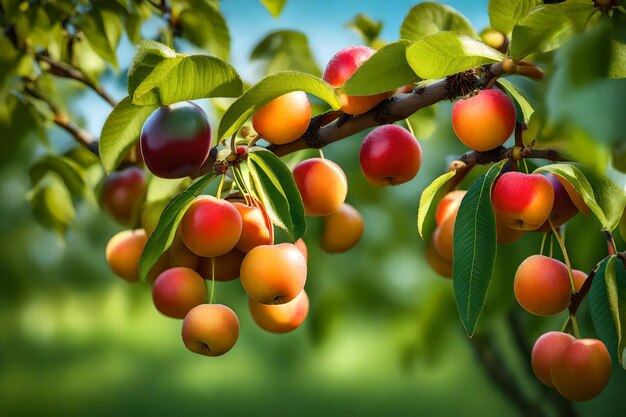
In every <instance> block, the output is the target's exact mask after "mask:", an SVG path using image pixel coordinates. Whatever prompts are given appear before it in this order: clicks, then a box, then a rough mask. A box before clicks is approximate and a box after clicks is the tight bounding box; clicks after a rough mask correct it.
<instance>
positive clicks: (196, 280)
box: [152, 267, 206, 319]
mask: <svg viewBox="0 0 626 417" xmlns="http://www.w3.org/2000/svg"><path fill="white" fill-rule="evenodd" d="M205 299H206V288H205V286H204V280H203V279H202V277H201V276H200V275H198V273H197V272H196V271H194V270H193V269H189V268H183V267H178V268H170V269H168V270H166V271H164V272H162V273H161V274H160V275H159V276H158V277H157V279H156V281H154V285H153V286H152V300H153V301H154V305H155V307H156V308H157V310H159V312H161V314H164V315H166V316H168V317H172V318H175V319H182V318H184V317H185V316H186V315H187V313H189V311H190V310H191V309H192V308H194V307H195V306H197V305H200V304H202V303H204V300H205Z"/></svg>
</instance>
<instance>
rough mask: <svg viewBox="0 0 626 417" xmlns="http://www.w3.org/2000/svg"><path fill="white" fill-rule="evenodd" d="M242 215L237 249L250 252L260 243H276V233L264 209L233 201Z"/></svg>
mask: <svg viewBox="0 0 626 417" xmlns="http://www.w3.org/2000/svg"><path fill="white" fill-rule="evenodd" d="M232 205H233V206H234V207H235V209H237V211H238V212H239V214H240V215H241V220H242V230H241V237H240V238H239V242H237V249H239V250H240V251H242V252H249V251H250V250H251V249H252V248H254V247H255V246H259V245H271V244H272V243H274V233H273V230H272V228H271V222H270V221H269V218H268V216H267V214H266V213H265V211H264V210H262V209H261V208H260V205H259V207H254V206H248V205H246V204H244V203H232Z"/></svg>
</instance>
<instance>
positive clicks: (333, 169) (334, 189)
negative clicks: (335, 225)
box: [293, 158, 348, 216]
mask: <svg viewBox="0 0 626 417" xmlns="http://www.w3.org/2000/svg"><path fill="white" fill-rule="evenodd" d="M293 178H294V180H295V181H296V185H297V187H298V190H299V191H300V195H301V196H302V202H303V203H304V211H305V213H306V215H307V216H328V215H329V214H332V213H334V212H336V211H337V210H339V208H340V207H341V205H342V204H343V203H344V201H346V195H347V194H348V180H347V179H346V174H345V173H344V172H343V170H342V169H341V167H340V166H339V165H337V164H336V163H334V162H333V161H330V160H328V159H322V158H311V159H307V160H304V161H302V162H300V163H299V164H298V165H296V166H295V168H294V169H293Z"/></svg>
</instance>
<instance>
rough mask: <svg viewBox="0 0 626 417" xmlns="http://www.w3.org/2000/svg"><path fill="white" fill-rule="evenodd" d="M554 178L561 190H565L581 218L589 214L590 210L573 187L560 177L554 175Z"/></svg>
mask: <svg viewBox="0 0 626 417" xmlns="http://www.w3.org/2000/svg"><path fill="white" fill-rule="evenodd" d="M554 176H555V178H556V179H557V180H558V181H559V182H560V183H561V185H562V186H563V188H565V191H566V192H567V195H569V198H570V200H572V203H574V205H575V206H576V208H577V209H578V211H580V212H581V213H582V214H583V216H588V215H589V213H591V209H589V207H588V206H587V204H586V203H585V200H584V199H583V197H582V196H581V195H580V193H579V192H578V191H576V189H575V188H574V186H572V184H571V183H570V182H569V181H568V180H566V179H565V178H563V177H562V176H560V175H557V174H554Z"/></svg>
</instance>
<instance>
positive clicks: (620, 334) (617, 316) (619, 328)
mask: <svg viewBox="0 0 626 417" xmlns="http://www.w3.org/2000/svg"><path fill="white" fill-rule="evenodd" d="M605 281H606V294H607V300H608V302H609V310H610V311H611V317H613V324H614V325H615V332H616V334H617V359H618V361H619V364H620V365H621V366H622V368H624V367H625V365H624V353H626V352H625V349H626V334H625V330H626V270H625V269H624V264H623V263H622V262H621V261H620V260H619V259H618V257H617V256H612V257H610V258H609V260H608V262H607V264H606V276H605Z"/></svg>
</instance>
